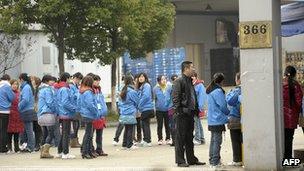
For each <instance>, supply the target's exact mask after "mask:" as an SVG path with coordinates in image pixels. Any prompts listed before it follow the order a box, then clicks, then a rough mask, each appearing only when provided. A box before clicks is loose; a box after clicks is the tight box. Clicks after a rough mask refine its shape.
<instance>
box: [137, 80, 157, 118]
mask: <svg viewBox="0 0 304 171" xmlns="http://www.w3.org/2000/svg"><path fill="white" fill-rule="evenodd" d="M138 110H139V112H140V113H142V112H145V111H149V110H154V104H153V100H152V88H151V85H150V84H148V83H145V84H143V85H142V86H141V87H140V88H139V103H138Z"/></svg>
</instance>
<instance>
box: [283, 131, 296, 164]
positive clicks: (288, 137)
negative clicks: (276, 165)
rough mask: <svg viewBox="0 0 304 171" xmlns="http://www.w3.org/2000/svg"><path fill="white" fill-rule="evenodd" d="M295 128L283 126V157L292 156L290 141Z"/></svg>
mask: <svg viewBox="0 0 304 171" xmlns="http://www.w3.org/2000/svg"><path fill="white" fill-rule="evenodd" d="M294 132H295V129H288V128H285V153H284V158H285V159H290V158H292V142H293V135H294Z"/></svg>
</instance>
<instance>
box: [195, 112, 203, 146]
mask: <svg viewBox="0 0 304 171" xmlns="http://www.w3.org/2000/svg"><path fill="white" fill-rule="evenodd" d="M194 139H195V140H197V141H205V138H204V130H203V126H202V123H201V120H200V118H199V116H194Z"/></svg>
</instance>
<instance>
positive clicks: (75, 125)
mask: <svg viewBox="0 0 304 171" xmlns="http://www.w3.org/2000/svg"><path fill="white" fill-rule="evenodd" d="M72 126H73V133H72V134H71V138H78V130H79V127H80V121H79V120H73V121H72Z"/></svg>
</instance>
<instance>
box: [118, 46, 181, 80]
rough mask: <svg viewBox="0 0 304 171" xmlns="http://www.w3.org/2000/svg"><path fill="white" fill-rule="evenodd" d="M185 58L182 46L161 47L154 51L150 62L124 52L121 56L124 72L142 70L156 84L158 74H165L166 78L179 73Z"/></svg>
mask: <svg viewBox="0 0 304 171" xmlns="http://www.w3.org/2000/svg"><path fill="white" fill-rule="evenodd" d="M184 59H185V49H184V48H171V49H161V50H158V51H155V52H154V53H153V57H152V63H149V62H148V61H147V60H146V59H145V58H140V59H131V58H130V55H129V54H128V53H126V54H125V55H124V57H123V63H124V64H123V67H124V68H123V69H124V72H125V73H127V72H131V73H132V74H133V75H135V74H138V73H141V72H144V73H147V75H148V77H149V79H150V82H151V83H152V85H153V86H154V85H156V78H157V76H158V75H165V76H167V78H168V80H169V78H170V77H171V76H172V75H173V74H177V75H180V74H181V63H182V62H183V61H184Z"/></svg>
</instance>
